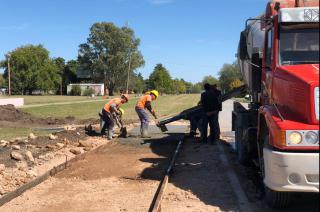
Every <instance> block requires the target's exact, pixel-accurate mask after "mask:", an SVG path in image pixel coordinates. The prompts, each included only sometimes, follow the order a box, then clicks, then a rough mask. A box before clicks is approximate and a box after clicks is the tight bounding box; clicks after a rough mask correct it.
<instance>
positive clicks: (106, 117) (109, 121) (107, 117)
mask: <svg viewBox="0 0 320 212" xmlns="http://www.w3.org/2000/svg"><path fill="white" fill-rule="evenodd" d="M102 120H103V122H104V124H103V126H102V129H101V135H104V134H105V133H106V130H108V138H112V134H113V128H114V120H113V118H112V115H111V114H110V113H109V112H107V111H105V110H104V109H103V110H102Z"/></svg>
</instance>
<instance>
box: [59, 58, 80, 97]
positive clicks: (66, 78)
mask: <svg viewBox="0 0 320 212" xmlns="http://www.w3.org/2000/svg"><path fill="white" fill-rule="evenodd" d="M78 68H79V62H78V61H77V60H69V61H68V62H67V63H66V64H65V67H64V70H63V73H62V92H63V93H64V94H67V86H68V85H69V84H70V83H76V82H77V70H78Z"/></svg>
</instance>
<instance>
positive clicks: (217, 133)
mask: <svg viewBox="0 0 320 212" xmlns="http://www.w3.org/2000/svg"><path fill="white" fill-rule="evenodd" d="M211 89H212V92H213V93H214V94H215V95H216V96H217V98H218V106H219V110H218V111H217V113H216V114H215V117H214V119H215V121H214V126H213V130H214V131H215V133H214V134H215V138H214V139H215V140H219V139H220V124H219V112H220V111H222V99H221V97H222V95H221V91H220V90H219V89H218V87H217V84H214V85H212V86H211Z"/></svg>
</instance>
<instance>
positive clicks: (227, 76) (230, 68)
mask: <svg viewBox="0 0 320 212" xmlns="http://www.w3.org/2000/svg"><path fill="white" fill-rule="evenodd" d="M219 75H220V76H219V81H220V87H221V89H222V91H224V92H228V91H230V90H231V89H232V88H231V87H230V85H231V83H232V82H233V81H235V80H237V79H238V80H239V81H242V75H241V73H240V69H239V66H238V65H237V63H236V62H234V63H233V64H224V65H223V67H222V68H221V70H220V72H219Z"/></svg>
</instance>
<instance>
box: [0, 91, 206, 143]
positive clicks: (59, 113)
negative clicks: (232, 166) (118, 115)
mask: <svg viewBox="0 0 320 212" xmlns="http://www.w3.org/2000/svg"><path fill="white" fill-rule="evenodd" d="M37 98H40V100H39V99H38V100H37ZM48 98H49V99H48V100H45V99H44V97H43V96H41V97H39V96H37V97H34V96H33V97H32V98H30V99H29V103H30V102H32V104H35V102H37V103H45V101H47V102H48V101H53V100H61V101H62V100H63V97H58V96H57V97H54V96H50V97H48ZM64 98H66V99H67V100H68V101H70V100H71V99H73V100H74V101H79V100H81V97H80V98H79V97H78V99H77V97H75V98H72V97H71V98H70V97H64ZM85 98H86V97H84V99H85ZM66 99H65V100H66ZM82 99H83V97H82ZM199 99H200V95H199V94H184V95H168V96H160V97H159V98H158V99H157V100H156V101H154V102H153V103H152V105H153V107H154V109H155V111H156V113H157V115H158V117H159V118H160V117H164V116H168V115H173V114H177V113H179V112H181V111H182V110H185V109H187V108H190V107H193V106H195V105H197V103H198V101H199ZM106 101H107V100H106ZM106 101H93V102H81V103H79V102H78V103H70V102H69V103H66V104H63V105H62V104H61V105H46V106H35V107H30V108H22V110H23V111H25V112H28V113H30V114H32V115H34V116H37V117H66V116H74V117H75V118H76V119H88V118H95V119H98V112H99V110H101V108H102V107H103V105H104V103H105V102H106ZM55 102H56V101H55ZM136 102H137V97H133V98H131V101H130V102H129V103H128V104H124V105H123V106H122V107H123V108H124V110H125V115H124V119H126V120H138V116H137V114H136V112H135V110H134V108H135V105H136ZM31 132H33V133H34V134H36V135H46V134H49V132H44V131H35V130H34V129H32V128H28V127H24V128H0V139H12V138H17V137H27V136H28V135H29V134H30V133H31Z"/></svg>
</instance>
